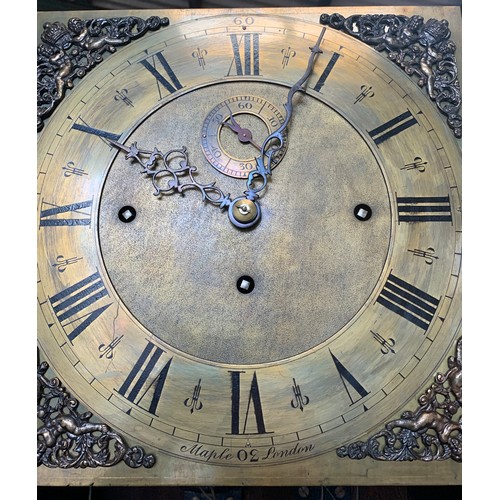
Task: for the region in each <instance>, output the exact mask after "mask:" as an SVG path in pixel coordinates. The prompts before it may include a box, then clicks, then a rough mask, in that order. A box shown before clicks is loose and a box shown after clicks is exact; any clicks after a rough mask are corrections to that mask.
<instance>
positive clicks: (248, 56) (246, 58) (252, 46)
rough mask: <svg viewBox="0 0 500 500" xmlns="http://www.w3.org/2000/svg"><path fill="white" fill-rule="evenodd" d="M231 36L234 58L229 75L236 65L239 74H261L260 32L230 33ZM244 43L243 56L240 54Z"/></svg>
mask: <svg viewBox="0 0 500 500" xmlns="http://www.w3.org/2000/svg"><path fill="white" fill-rule="evenodd" d="M229 36H230V37H231V46H232V48H233V54H234V58H233V60H232V62H231V66H230V67H229V72H228V74H227V76H229V75H230V73H231V70H232V68H233V63H234V67H235V70H236V74H237V75H238V76H243V75H245V76H250V75H254V76H258V75H260V69H259V57H260V56H259V34H258V33H245V34H244V35H241V36H240V37H239V39H238V36H237V35H235V34H231V35H229ZM242 45H243V57H241V54H240V48H241V46H242Z"/></svg>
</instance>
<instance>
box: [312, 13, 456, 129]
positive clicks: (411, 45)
mask: <svg viewBox="0 0 500 500" xmlns="http://www.w3.org/2000/svg"><path fill="white" fill-rule="evenodd" d="M320 23H321V24H324V25H328V26H330V27H331V28H334V29H337V30H340V31H342V32H344V33H347V34H349V35H351V36H353V37H355V38H357V39H358V40H361V41H362V42H364V43H366V44H368V45H371V46H373V47H374V48H375V50H377V51H379V52H384V51H385V52H387V53H388V54H387V57H388V58H389V59H390V60H391V61H394V62H395V63H396V64H398V65H399V66H400V67H401V68H402V69H403V70H404V71H405V72H406V73H407V74H408V75H411V76H416V77H417V83H418V85H420V86H421V87H425V89H426V91H427V95H428V96H429V98H430V99H431V100H433V101H434V102H435V103H436V106H437V108H438V109H439V111H440V112H441V113H443V114H444V115H445V116H446V118H447V122H448V126H449V127H450V128H451V129H452V130H453V133H454V134H455V137H457V138H460V137H462V117H461V115H460V114H459V113H460V107H461V105H462V98H461V93H460V84H459V81H458V68H457V63H456V58H455V51H456V44H455V43H454V42H453V41H452V40H450V36H451V32H450V29H449V27H448V21H446V20H445V19H443V20H441V21H438V20H436V19H429V20H428V21H424V19H423V17H422V16H417V15H414V16H411V17H407V16H402V15H394V14H373V15H370V14H368V15H360V14H358V15H353V16H350V17H348V18H345V17H344V16H342V15H341V14H331V15H328V14H322V15H321V17H320Z"/></svg>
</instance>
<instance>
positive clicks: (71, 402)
mask: <svg viewBox="0 0 500 500" xmlns="http://www.w3.org/2000/svg"><path fill="white" fill-rule="evenodd" d="M48 368H49V365H48V364H47V363H45V362H43V363H41V364H40V365H39V366H38V370H37V377H38V394H37V416H38V419H39V420H40V421H41V422H42V423H43V424H42V425H41V426H40V427H39V428H38V432H37V465H38V466H40V465H45V466H47V467H51V468H57V467H59V468H62V469H68V468H86V467H110V466H112V465H115V464H117V463H119V462H121V461H123V462H125V463H126V464H127V465H128V466H129V467H132V468H138V467H141V466H143V467H145V468H151V467H152V466H153V465H154V464H155V461H156V459H155V457H154V456H153V455H147V454H146V453H145V452H144V450H143V449H142V448H140V447H138V446H133V447H131V448H130V447H129V446H128V445H127V443H126V442H125V440H124V439H123V437H121V436H120V435H119V434H117V433H116V432H113V431H112V430H110V429H109V428H108V426H107V425H105V424H100V423H93V422H91V421H90V419H91V417H92V413H90V412H85V413H80V412H79V411H78V406H79V402H78V401H77V400H76V399H74V398H72V397H71V396H70V394H68V393H67V392H66V389H65V388H64V387H63V386H62V385H61V382H60V381H59V379H57V378H52V379H48V378H47V377H46V376H45V373H46V372H47V370H48Z"/></svg>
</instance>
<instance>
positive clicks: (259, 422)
mask: <svg viewBox="0 0 500 500" xmlns="http://www.w3.org/2000/svg"><path fill="white" fill-rule="evenodd" d="M229 373H230V374H231V433H230V434H237V435H238V434H268V432H267V431H266V426H265V423H264V414H263V412H262V402H261V399H260V392H259V385H258V382H257V374H256V372H254V373H253V377H252V382H251V384H250V391H249V393H248V400H247V401H244V403H246V409H245V419H244V422H243V428H242V429H240V427H241V425H240V424H241V422H240V417H241V412H240V402H241V374H242V373H245V372H233V371H230V372H229ZM250 406H252V408H253V409H252V410H251V409H250ZM251 415H253V417H254V420H255V422H254V425H253V426H252V427H251V428H250V424H249V421H248V419H249V417H250V416H251Z"/></svg>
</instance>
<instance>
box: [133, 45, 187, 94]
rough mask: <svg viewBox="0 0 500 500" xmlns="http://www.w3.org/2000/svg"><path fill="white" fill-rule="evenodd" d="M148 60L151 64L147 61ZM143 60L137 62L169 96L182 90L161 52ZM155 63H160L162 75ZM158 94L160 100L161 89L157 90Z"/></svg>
mask: <svg viewBox="0 0 500 500" xmlns="http://www.w3.org/2000/svg"><path fill="white" fill-rule="evenodd" d="M148 59H150V60H151V62H150V61H149V60H148ZM148 59H143V60H142V61H139V63H140V64H142V66H144V67H145V68H146V69H147V70H148V71H149V72H150V73H151V74H152V75H153V76H154V77H155V78H156V81H157V83H158V84H160V85H161V86H162V87H163V88H165V89H166V90H167V91H168V92H169V93H170V94H173V93H174V92H175V91H176V90H180V89H182V84H181V82H180V81H179V79H178V78H177V76H176V74H175V73H174V71H173V70H172V67H171V66H170V64H169V63H168V62H167V60H166V59H165V56H164V55H163V52H157V53H156V54H153V55H152V56H151V57H150V58H148ZM156 61H158V62H159V63H160V67H161V68H163V71H164V74H162V73H161V72H160V69H158V66H157V64H156ZM158 92H159V93H160V99H162V97H163V96H162V93H161V88H160V87H159V88H158Z"/></svg>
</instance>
